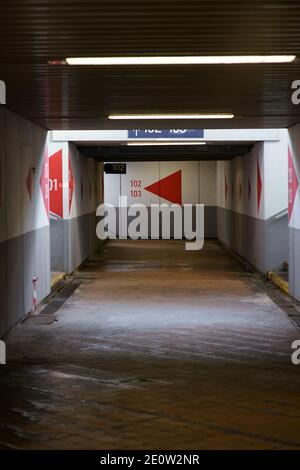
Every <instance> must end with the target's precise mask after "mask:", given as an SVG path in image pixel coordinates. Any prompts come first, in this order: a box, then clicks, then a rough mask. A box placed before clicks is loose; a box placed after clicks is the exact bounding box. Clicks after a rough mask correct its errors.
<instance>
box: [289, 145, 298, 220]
mask: <svg viewBox="0 0 300 470" xmlns="http://www.w3.org/2000/svg"><path fill="white" fill-rule="evenodd" d="M288 157H289V221H290V220H291V217H292V212H293V209H294V203H295V199H296V194H297V191H298V186H299V182H298V178H297V173H296V169H295V165H294V161H293V157H292V152H291V149H290V148H289V149H288Z"/></svg>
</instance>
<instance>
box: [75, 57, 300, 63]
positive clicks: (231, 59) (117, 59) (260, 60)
mask: <svg viewBox="0 0 300 470" xmlns="http://www.w3.org/2000/svg"><path fill="white" fill-rule="evenodd" d="M295 58H296V56H295V55H212V56H209V55H207V56H206V55H203V56H201V55H200V56H141V57H138V56H137V57H130V56H129V57H68V58H66V62H67V64H69V65H220V64H225V65H226V64H229V65H230V64H280V63H285V62H292V61H293V60H295Z"/></svg>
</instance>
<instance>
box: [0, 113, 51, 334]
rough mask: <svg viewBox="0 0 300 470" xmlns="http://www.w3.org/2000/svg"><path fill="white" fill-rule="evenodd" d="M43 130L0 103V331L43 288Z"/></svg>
mask: <svg viewBox="0 0 300 470" xmlns="http://www.w3.org/2000/svg"><path fill="white" fill-rule="evenodd" d="M47 134H48V133H47V131H46V130H44V129H42V128H40V127H38V126H37V125H35V124H33V123H31V122H29V121H27V120H25V119H23V118H21V117H19V116H17V115H16V114H14V113H11V112H10V111H8V110H7V109H6V108H4V107H0V336H2V335H3V334H4V333H5V332H7V331H8V330H9V329H10V328H11V327H12V326H13V325H14V324H16V323H17V322H18V321H19V320H20V319H22V318H23V317H24V316H25V315H26V314H28V313H29V312H30V311H31V309H32V305H33V282H32V281H33V278H35V277H37V278H38V281H37V284H36V287H37V292H36V294H37V301H38V302H39V301H41V300H42V299H43V298H44V297H45V296H46V295H47V294H48V293H49V288H50V250H49V214H48V205H49V192H48V150H47Z"/></svg>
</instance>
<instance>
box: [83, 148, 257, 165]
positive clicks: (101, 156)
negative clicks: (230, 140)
mask: <svg viewBox="0 0 300 470" xmlns="http://www.w3.org/2000/svg"><path fill="white" fill-rule="evenodd" d="M251 147H252V145H250V144H242V145H239V144H236V145H227V144H209V145H196V144H195V145H191V146H185V145H184V144H183V145H178V146H172V145H170V146H168V145H167V146H166V145H162V146H160V145H158V146H149V147H148V146H145V147H138V146H137V147H135V146H133V147H131V146H126V145H119V146H108V145H106V146H95V145H94V146H90V145H78V149H79V151H80V153H81V154H82V155H84V156H86V157H92V158H95V159H96V160H98V161H99V162H126V161H130V162H131V161H155V160H157V161H167V160H170V161H176V160H178V161H181V160H229V159H231V158H234V157H237V156H241V155H245V154H246V153H248V152H250V150H251Z"/></svg>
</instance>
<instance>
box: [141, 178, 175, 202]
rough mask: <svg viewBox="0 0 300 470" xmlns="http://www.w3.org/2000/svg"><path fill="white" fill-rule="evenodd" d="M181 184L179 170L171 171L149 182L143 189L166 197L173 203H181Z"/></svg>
mask: <svg viewBox="0 0 300 470" xmlns="http://www.w3.org/2000/svg"><path fill="white" fill-rule="evenodd" d="M181 188H182V185H181V170H179V171H176V172H175V173H172V174H171V175H169V176H166V177H165V178H162V179H161V180H159V181H157V182H156V183H153V184H150V186H147V187H146V188H145V189H146V191H149V192H150V193H153V194H156V196H160V197H162V198H163V199H167V200H168V201H170V202H173V203H174V204H181V203H182V190H181Z"/></svg>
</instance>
